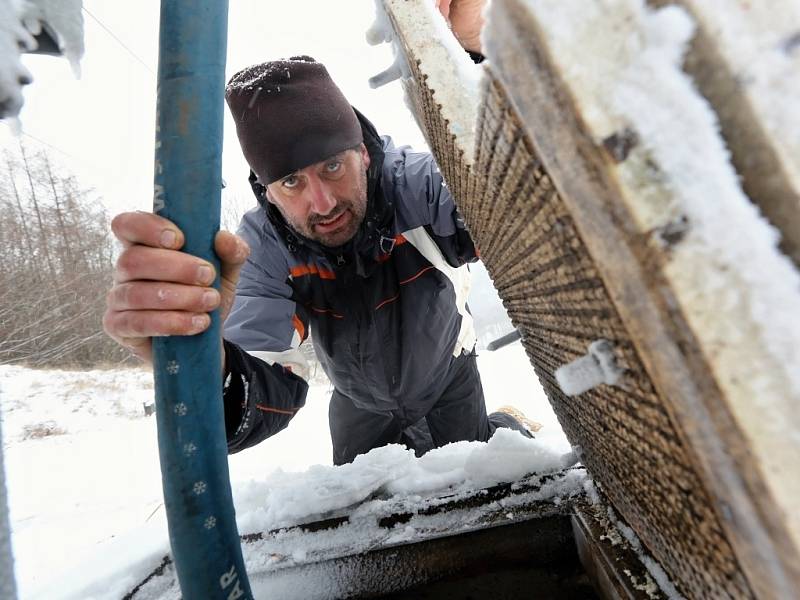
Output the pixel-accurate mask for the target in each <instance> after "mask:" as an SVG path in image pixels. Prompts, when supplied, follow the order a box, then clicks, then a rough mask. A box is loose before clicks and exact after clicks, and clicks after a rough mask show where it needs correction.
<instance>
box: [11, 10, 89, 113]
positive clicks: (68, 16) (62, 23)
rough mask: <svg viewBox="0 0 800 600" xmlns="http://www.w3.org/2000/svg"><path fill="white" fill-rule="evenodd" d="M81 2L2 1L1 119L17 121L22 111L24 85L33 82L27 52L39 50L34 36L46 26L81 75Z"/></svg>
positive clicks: (76, 74) (78, 74)
mask: <svg viewBox="0 0 800 600" xmlns="http://www.w3.org/2000/svg"><path fill="white" fill-rule="evenodd" d="M81 6H82V1H81V0H0V15H2V18H0V118H3V119H6V118H15V117H16V116H17V115H18V114H19V111H20V110H21V109H22V103H23V99H22V86H24V85H27V84H28V83H30V82H31V80H32V77H31V74H30V72H29V71H28V70H27V69H26V68H25V67H24V66H23V64H22V62H21V61H20V56H21V54H22V53H23V52H32V51H34V50H36V47H37V43H36V40H35V39H34V36H36V35H38V34H39V33H41V32H42V29H43V28H44V27H47V28H48V30H49V31H50V32H51V33H53V34H54V35H55V37H56V41H57V43H58V45H59V49H60V50H61V52H62V53H63V54H64V56H65V57H66V58H67V60H69V62H70V65H71V66H72V70H73V72H74V73H75V76H76V77H79V76H80V59H81V57H82V56H83V50H84V48H83V16H82V14H81Z"/></svg>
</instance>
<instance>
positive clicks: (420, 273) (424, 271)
mask: <svg viewBox="0 0 800 600" xmlns="http://www.w3.org/2000/svg"><path fill="white" fill-rule="evenodd" d="M435 268H436V267H434V266H433V265H430V266H428V267H425V268H424V269H422V270H421V271H420V272H419V273H417V274H416V275H413V276H411V277H409V278H408V279H403V281H401V282H400V285H404V284H406V283H411V282H412V281H414V280H415V279H417V278H418V277H420V276H421V275H424V274H425V273H427V272H428V271H430V270H431V269H435ZM399 297H400V294H397V295H395V296H392V297H391V298H387V299H386V300H382V301H381V302H380V303H379V304H378V305H377V306H376V307H375V310H378V309H379V308H382V307H384V306H386V305H387V304H390V303H392V302H394V301H395V300H397V299H398V298H399Z"/></svg>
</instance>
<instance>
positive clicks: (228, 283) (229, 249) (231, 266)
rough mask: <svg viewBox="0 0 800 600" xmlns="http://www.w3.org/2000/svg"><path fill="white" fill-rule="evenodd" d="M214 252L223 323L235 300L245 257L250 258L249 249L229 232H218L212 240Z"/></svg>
mask: <svg viewBox="0 0 800 600" xmlns="http://www.w3.org/2000/svg"><path fill="white" fill-rule="evenodd" d="M214 250H216V252H217V256H219V260H220V286H219V293H220V305H219V311H220V317H221V319H222V321H223V322H224V321H225V319H226V318H227V317H228V314H229V313H230V311H231V307H232V306H233V301H234V299H235V298H236V284H237V283H238V282H239V272H240V271H241V270H242V267H243V266H244V263H245V262H246V261H247V257H248V256H250V247H249V246H248V245H247V242H245V241H244V240H243V239H242V238H240V237H239V236H238V235H234V234H232V233H231V232H229V231H220V232H218V233H217V237H216V238H215V239H214Z"/></svg>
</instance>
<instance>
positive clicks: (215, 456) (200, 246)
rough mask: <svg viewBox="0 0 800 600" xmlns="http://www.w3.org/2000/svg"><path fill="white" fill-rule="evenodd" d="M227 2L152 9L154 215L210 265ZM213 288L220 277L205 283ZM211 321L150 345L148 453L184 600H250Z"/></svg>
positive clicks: (194, 1) (168, 0)
mask: <svg viewBox="0 0 800 600" xmlns="http://www.w3.org/2000/svg"><path fill="white" fill-rule="evenodd" d="M227 26H228V2H227V0H162V2H161V31H160V35H159V60H158V102H157V116H156V121H157V129H156V162H155V193H154V200H153V204H154V211H155V212H156V213H157V214H159V215H161V216H163V217H165V218H167V219H169V220H171V221H173V222H174V223H175V224H176V225H177V226H178V227H180V229H181V230H182V231H183V232H184V234H185V236H186V245H185V247H184V250H185V251H186V252H188V253H189V254H193V255H195V256H199V257H201V258H203V259H205V260H208V261H209V262H211V263H213V264H214V265H216V267H217V271H218V272H219V260H218V259H217V257H216V255H215V254H214V251H213V242H214V236H215V234H216V232H217V230H218V229H219V215H220V193H221V189H222V175H221V170H222V117H223V114H222V111H223V90H224V82H225V51H226V43H227ZM215 286H217V287H219V278H217V281H216V282H215ZM220 361H221V357H220V322H219V315H218V314H217V312H216V311H215V312H214V313H213V314H212V319H211V326H210V328H209V329H208V330H207V331H206V332H204V333H202V334H200V335H196V336H189V337H167V338H155V339H154V340H153V362H154V373H155V388H156V417H157V422H158V446H159V454H160V458H161V477H162V485H163V488H164V504H165V506H166V511H167V520H168V523H169V539H170V544H171V546H172V558H173V560H174V563H175V569H176V571H177V573H178V581H179V582H180V586H181V592H182V595H183V597H184V598H185V599H186V600H195V599H197V600H214V599H216V598H221V599H226V600H238V599H250V598H252V593H251V591H250V585H249V582H248V580H247V574H246V572H245V568H244V561H243V559H242V549H241V544H240V542H239V534H238V532H237V529H236V519H235V514H234V510H233V500H232V497H231V487H230V477H229V474H228V453H227V444H226V438H225V425H224V413H223V406H222V374H221V369H220Z"/></svg>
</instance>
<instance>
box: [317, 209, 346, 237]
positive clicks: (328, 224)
mask: <svg viewBox="0 0 800 600" xmlns="http://www.w3.org/2000/svg"><path fill="white" fill-rule="evenodd" d="M348 215H349V213H348V211H347V209H345V210H343V211H342V212H340V213H339V214H338V215H336V216H335V217H332V218H330V219H326V220H319V221H317V222H316V223H315V224H314V229H316V230H317V231H319V232H322V233H329V232H331V231H335V230H337V229H339V228H340V227H341V226H342V225H344V224H346V223H347V220H348V218H349V217H348Z"/></svg>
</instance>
